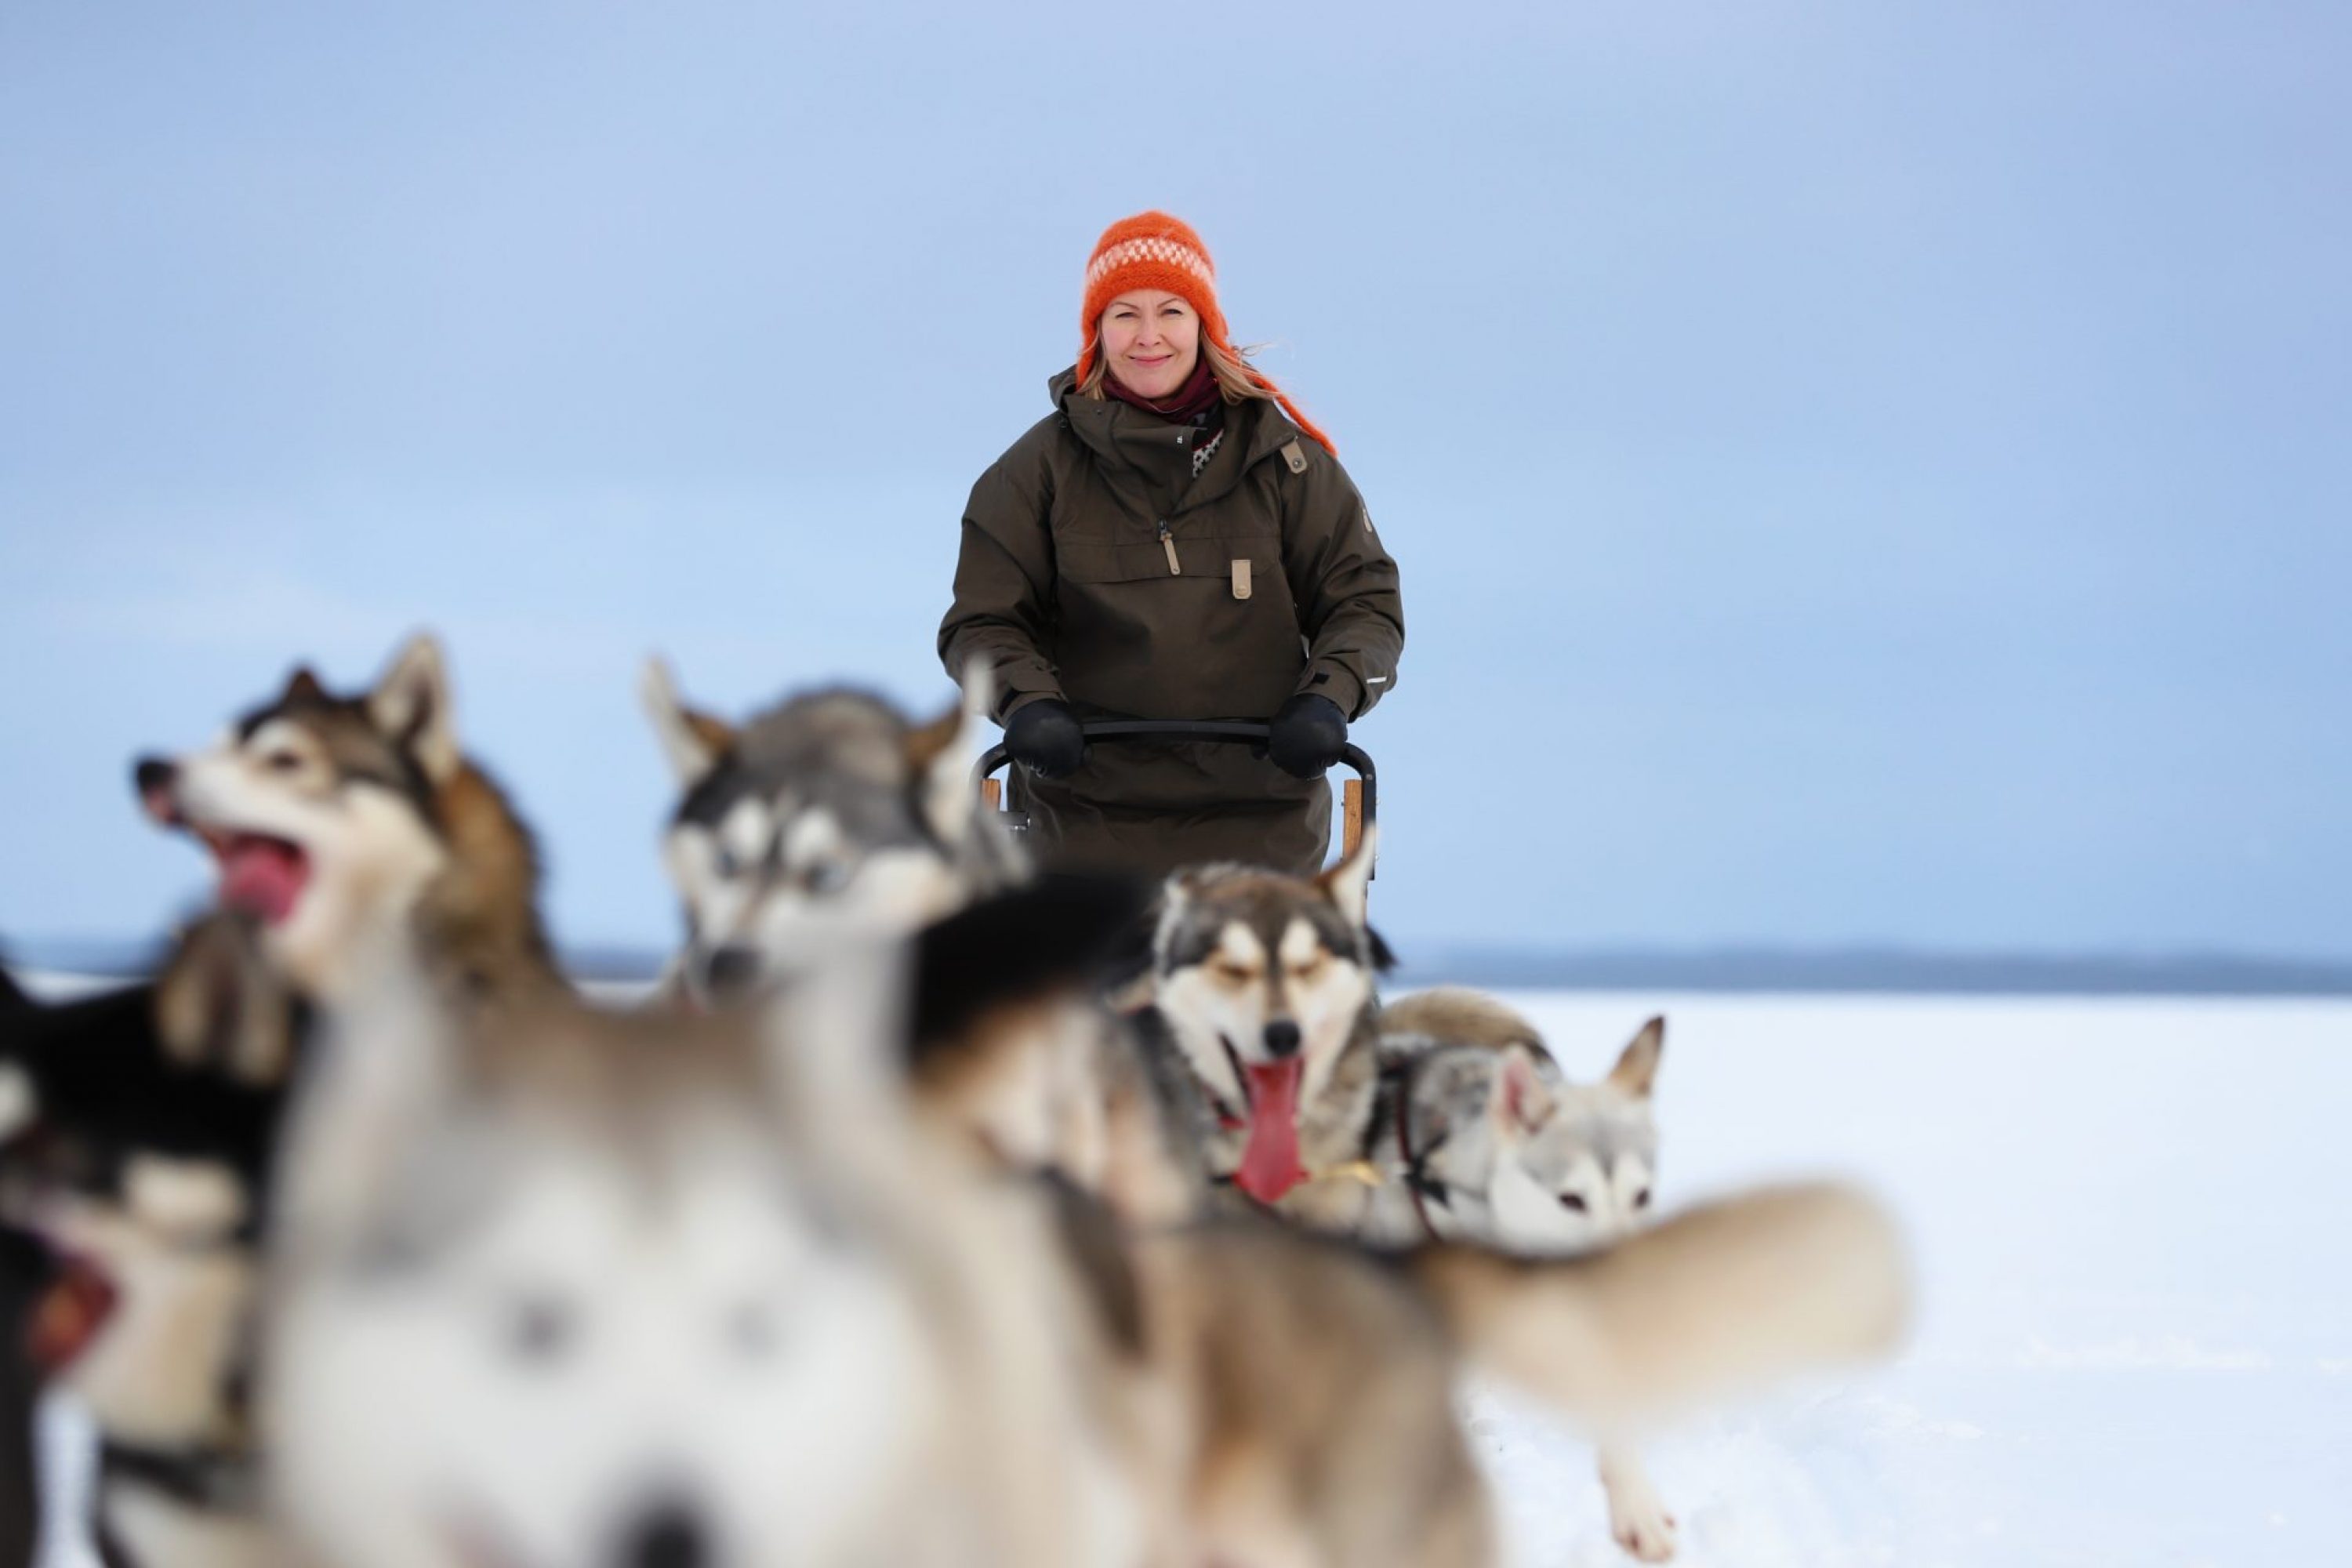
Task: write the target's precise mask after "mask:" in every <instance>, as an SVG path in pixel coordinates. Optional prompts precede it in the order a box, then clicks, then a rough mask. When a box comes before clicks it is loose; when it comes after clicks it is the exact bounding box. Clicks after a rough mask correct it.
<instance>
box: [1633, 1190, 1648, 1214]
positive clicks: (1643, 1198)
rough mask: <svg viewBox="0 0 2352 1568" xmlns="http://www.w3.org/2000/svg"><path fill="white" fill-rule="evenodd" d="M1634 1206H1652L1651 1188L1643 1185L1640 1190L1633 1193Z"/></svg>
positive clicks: (1643, 1207)
mask: <svg viewBox="0 0 2352 1568" xmlns="http://www.w3.org/2000/svg"><path fill="white" fill-rule="evenodd" d="M1633 1206H1634V1207H1635V1208H1637V1209H1645V1208H1648V1207H1649V1206H1650V1189H1649V1188H1647V1187H1643V1189H1642V1190H1641V1191H1640V1192H1638V1193H1635V1194H1633Z"/></svg>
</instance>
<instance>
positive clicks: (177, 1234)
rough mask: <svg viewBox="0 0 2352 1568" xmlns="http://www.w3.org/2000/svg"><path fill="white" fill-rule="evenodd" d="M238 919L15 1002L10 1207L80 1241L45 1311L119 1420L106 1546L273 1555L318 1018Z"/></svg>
mask: <svg viewBox="0 0 2352 1568" xmlns="http://www.w3.org/2000/svg"><path fill="white" fill-rule="evenodd" d="M252 945H253V944H252V939H251V935H250V932H249V931H248V930H247V926H246V922H245V921H242V920H241V919H240V918H238V917H235V916H226V915H215V916H212V917H208V918H207V919H205V920H203V921H198V922H197V923H196V924H195V925H194V927H192V928H191V930H190V931H188V932H187V933H186V934H185V935H184V937H183V939H182V940H181V942H179V944H178V946H177V948H176V949H175V951H174V952H173V954H172V956H171V958H170V959H169V960H168V961H167V962H166V963H165V965H164V967H163V972H162V973H160V974H159V976H158V977H157V978H156V979H155V980H154V981H153V982H152V983H150V984H142V985H136V986H131V987H128V988H126V989H123V990H121V991H116V992H111V993H108V994H100V995H96V996H90V997H86V998H82V999H80V1000H78V1001H74V1002H68V1003H62V1004H58V1005H52V1006H40V1005H34V1004H31V1003H29V1002H26V1003H25V1004H24V1005H21V1006H19V1007H17V1008H16V1009H14V1010H12V1011H10V1012H9V1013H8V1014H7V1015H6V1016H5V1017H0V1071H5V1073H7V1074H8V1075H9V1076H10V1077H11V1078H12V1079H14V1080H15V1081H16V1084H17V1086H18V1087H19V1089H21V1091H22V1098H23V1100H24V1104H25V1110H26V1121H25V1123H24V1125H23V1126H22V1127H21V1129H20V1130H19V1131H17V1132H16V1135H15V1136H14V1137H13V1138H11V1139H10V1140H9V1141H8V1143H7V1145H6V1147H5V1149H0V1174H5V1197H6V1206H7V1210H8V1213H9V1214H10V1215H11V1217H12V1218H14V1219H16V1220H17V1221H19V1222H20V1223H23V1224H25V1225H26V1226H30V1227H32V1228H33V1229H34V1230H35V1231H37V1233H38V1235H39V1236H40V1237H42V1239H43V1240H44V1241H45V1242H46V1243H47V1244H48V1245H49V1246H50V1247H54V1248H55V1249H56V1251H57V1254H58V1257H59V1258H60V1259H62V1267H61V1271H60V1272H59V1274H58V1279H57V1281H56V1283H55V1284H54V1285H53V1287H52V1288H51V1289H50V1292H49V1295H48V1297H47V1300H45V1302H44V1303H43V1305H42V1308H41V1310H40V1312H39V1314H38V1316H37V1320H36V1328H37V1333H38V1337H39V1341H40V1342H41V1343H43V1344H45V1345H46V1346H47V1351H46V1352H44V1353H43V1355H42V1359H43V1360H44V1362H46V1363H48V1364H49V1365H51V1366H52V1367H53V1368H54V1369H55V1379H54V1380H55V1382H56V1384H57V1385H58V1386H59V1387H60V1388H62V1389H63V1390H65V1391H66V1392H67V1393H68V1394H71V1395H73V1396H74V1397H75V1398H76V1399H77V1400H78V1401H79V1402H80V1403H81V1404H82V1405H84V1406H86V1407H87V1408H88V1410H89V1413H90V1415H91V1418H92V1420H93V1422H94V1423H95V1425H96V1426H97V1428H98V1433H99V1439H100V1443H99V1457H98V1469H97V1476H96V1481H95V1486H94V1489H93V1493H92V1497H91V1521H90V1524H91V1531H92V1534H93V1535H94V1536H95V1538H96V1539H97V1541H98V1542H100V1547H101V1549H102V1550H103V1552H105V1554H106V1557H107V1561H108V1562H110V1563H118V1564H133V1565H138V1568H172V1565H173V1564H179V1563H196V1564H205V1565H208V1568H232V1565H246V1564H259V1563H266V1562H268V1561H269V1560H270V1557H271V1553H272V1552H273V1550H274V1548H273V1542H274V1535H273V1533H272V1532H271V1531H270V1530H269V1529H268V1525H267V1522H266V1520H265V1519H264V1517H263V1510H262V1499H261V1485H260V1476H261V1471H260V1460H259V1456H258V1451H257V1447H256V1445H255V1443H254V1439H253V1433H252V1429H251V1426H250V1423H249V1420H248V1418H247V1409H246V1384H247V1378H248V1375H249V1373H250V1372H251V1362H250V1351H251V1321H252V1312H253V1306H254V1302H253V1295H254V1290H255V1287H256V1281H257V1278H258V1259H259V1257H260V1252H261V1248H262V1245H263V1237H264V1233H265V1230H266V1227H267V1220H268V1213H267V1204H266V1196H267V1193H268V1179H269V1170H270V1162H271V1158H272V1154H273V1152H274V1150H275V1147H276V1142H277V1132H278V1120H279V1115H280V1110H281V1108H282V1105H283V1101H284V1096H285V1093H286V1089H287V1084H288V1081H289V1078H290V1076H291V1073H292V1062H293V1056H294V1051H295V1048H296V1045H297V1042H298V1040H299V1033H300V1029H301V1023H300V1019H299V1009H298V1008H297V1007H295V1006H294V1005H293V1004H292V1003H291V1002H290V1000H289V997H288V996H287V995H286V994H285V993H284V992H283V990H282V989H280V988H278V987H277V986H275V985H274V984H272V983H271V982H270V981H269V980H268V976H267V971H266V969H265V968H264V966H263V965H261V964H260V963H259V962H258V961H257V958H256V957H255V956H254V954H253V952H252Z"/></svg>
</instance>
